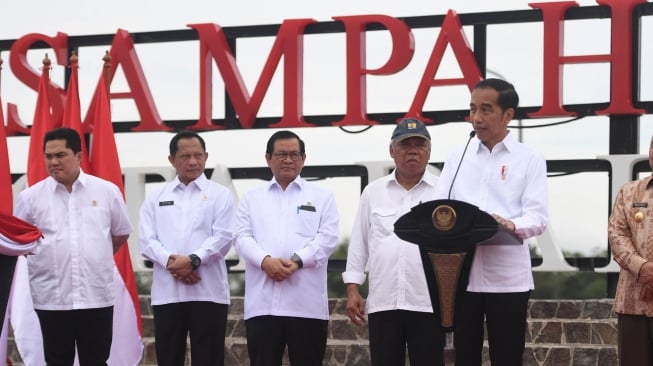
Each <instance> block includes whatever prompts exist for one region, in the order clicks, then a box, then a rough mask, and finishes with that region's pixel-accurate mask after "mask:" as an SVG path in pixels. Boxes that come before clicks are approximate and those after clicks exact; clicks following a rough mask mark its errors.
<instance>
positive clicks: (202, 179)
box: [169, 174, 209, 191]
mask: <svg viewBox="0 0 653 366" xmlns="http://www.w3.org/2000/svg"><path fill="white" fill-rule="evenodd" d="M208 184H209V179H208V178H206V175H204V174H200V176H199V177H197V178H195V180H194V181H192V182H190V183H188V186H189V187H190V186H192V185H194V186H196V187H197V188H199V190H200V191H203V190H205V189H206V188H207V186H208ZM169 187H170V190H171V191H172V190H175V189H176V188H181V189H184V188H186V186H185V185H184V183H182V182H181V181H180V180H179V176H178V175H177V176H175V179H174V180H173V181H172V184H171V185H170V186H169Z"/></svg>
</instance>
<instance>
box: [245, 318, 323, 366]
mask: <svg viewBox="0 0 653 366" xmlns="http://www.w3.org/2000/svg"><path fill="white" fill-rule="evenodd" d="M328 325H329V322H328V321H327V320H320V319H309V318H295V317H287V316H257V317H254V318H250V319H247V320H245V328H246V330H247V350H248V351H249V360H250V365H252V366H275V365H279V366H280V365H281V361H282V358H283V352H284V349H285V348H286V346H288V358H289V359H290V364H291V365H294V366H321V365H322V360H323V359H324V352H325V351H326V341H327V331H328Z"/></svg>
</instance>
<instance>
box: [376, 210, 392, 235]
mask: <svg viewBox="0 0 653 366" xmlns="http://www.w3.org/2000/svg"><path fill="white" fill-rule="evenodd" d="M396 217H397V210H395V209H394V208H384V207H376V208H373V209H372V217H371V220H372V222H371V224H372V228H373V229H375V230H376V231H378V232H380V233H382V234H383V236H388V235H394V231H395V221H397V218H396Z"/></svg>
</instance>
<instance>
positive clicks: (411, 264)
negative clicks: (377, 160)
mask: <svg viewBox="0 0 653 366" xmlns="http://www.w3.org/2000/svg"><path fill="white" fill-rule="evenodd" d="M430 155H431V136H430V135H429V132H428V130H427V129H426V126H425V125H424V124H423V123H422V122H420V121H418V120H416V119H412V118H407V119H403V120H402V121H400V122H399V124H397V127H396V128H395V130H394V132H393V133H392V139H391V141H390V156H391V157H392V159H393V160H394V163H395V170H394V171H393V172H392V173H390V174H389V175H387V176H385V177H383V178H380V179H377V180H375V181H374V182H372V183H370V184H369V185H368V186H367V187H365V190H364V191H363V193H362V195H361V199H360V204H359V207H358V212H357V214H356V218H355V221H354V224H353V229H352V234H351V239H350V241H349V249H348V253H347V266H346V270H345V272H344V273H343V274H342V278H343V280H344V282H345V284H346V285H347V314H348V315H349V319H351V321H352V322H353V323H354V324H356V325H362V324H363V323H364V322H365V317H366V314H367V317H368V320H369V321H368V327H369V340H370V359H371V365H372V366H379V365H392V366H396V365H403V364H404V362H405V360H406V349H408V358H409V360H410V364H411V365H412V366H415V365H441V364H442V363H443V361H442V349H443V347H444V332H443V331H442V329H441V327H440V319H439V315H438V314H435V313H433V307H432V305H431V299H430V297H429V292H428V287H427V284H426V278H425V275H424V269H423V267H422V261H421V258H420V253H419V247H418V246H417V245H415V244H412V243H409V242H406V241H403V240H401V239H399V238H398V237H397V236H396V235H395V234H394V223H395V221H396V220H397V219H398V218H400V217H401V216H402V215H404V214H405V213H407V212H408V211H410V209H411V207H413V206H415V205H417V204H419V203H420V202H426V201H430V200H432V199H433V197H434V195H435V192H436V186H437V182H438V178H437V177H436V176H435V175H433V174H431V173H430V172H428V171H427V169H426V167H427V164H428V161H429V158H430ZM366 266H368V268H369V293H368V296H367V303H366V304H365V303H364V301H363V297H362V296H361V294H360V292H359V289H358V288H359V286H360V285H362V284H363V283H364V282H365V269H366Z"/></svg>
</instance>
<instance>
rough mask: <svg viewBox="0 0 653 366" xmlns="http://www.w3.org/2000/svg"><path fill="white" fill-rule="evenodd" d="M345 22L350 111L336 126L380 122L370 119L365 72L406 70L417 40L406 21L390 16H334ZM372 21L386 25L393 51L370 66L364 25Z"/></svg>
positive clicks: (375, 73)
mask: <svg viewBox="0 0 653 366" xmlns="http://www.w3.org/2000/svg"><path fill="white" fill-rule="evenodd" d="M333 19H335V20H339V21H341V22H343V23H344V24H345V33H346V35H347V114H345V117H344V118H343V119H342V120H341V121H338V122H336V123H334V125H335V126H343V125H361V124H367V125H372V124H377V122H376V121H372V120H369V119H367V89H366V87H367V84H366V76H365V75H366V74H370V75H390V74H394V73H397V72H399V71H401V70H403V69H404V68H405V67H406V65H408V63H409V62H410V60H411V59H412V58H413V53H414V52H415V40H414V38H413V33H411V31H410V28H408V26H407V25H406V23H404V22H403V21H401V20H399V19H396V18H392V17H389V16H387V15H359V16H345V17H333ZM370 23H380V24H382V25H383V26H385V27H386V28H387V29H388V31H389V32H390V36H391V37H392V52H391V53H390V58H389V59H388V61H387V62H386V63H385V65H383V66H381V67H379V68H378V69H367V68H366V65H365V56H366V52H367V49H366V47H365V27H366V26H367V25H368V24H370Z"/></svg>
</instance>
